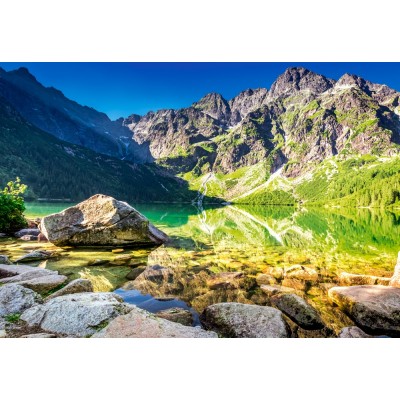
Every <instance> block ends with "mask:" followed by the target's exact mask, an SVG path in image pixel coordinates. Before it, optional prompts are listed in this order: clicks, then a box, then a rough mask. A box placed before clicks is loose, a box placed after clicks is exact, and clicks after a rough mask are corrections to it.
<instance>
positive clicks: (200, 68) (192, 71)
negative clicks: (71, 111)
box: [0, 62, 400, 119]
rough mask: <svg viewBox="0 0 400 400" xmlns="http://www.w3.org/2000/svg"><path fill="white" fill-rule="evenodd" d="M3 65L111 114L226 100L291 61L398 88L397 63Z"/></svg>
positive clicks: (265, 81) (266, 83)
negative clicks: (213, 96)
mask: <svg viewBox="0 0 400 400" xmlns="http://www.w3.org/2000/svg"><path fill="white" fill-rule="evenodd" d="M0 66H1V67H2V68H4V69H5V70H7V71H8V70H11V69H16V68H18V67H21V66H25V67H27V68H28V69H29V70H30V72H31V73H32V74H33V75H35V76H36V78H37V79H38V81H39V82H41V83H42V84H43V85H45V86H54V87H55V88H57V89H59V90H61V91H62V92H63V93H64V94H65V95H66V96H67V97H69V98H71V99H72V100H75V101H77V102H78V103H80V104H83V105H87V106H91V107H94V108H95V109H97V110H99V111H103V112H105V113H107V114H108V116H109V117H110V118H111V119H116V118H118V117H121V116H123V117H126V116H128V115H129V114H132V113H136V114H145V113H146V112H148V111H150V110H153V111H154V110H157V109H160V108H181V107H187V106H189V105H191V104H192V103H193V102H195V101H197V100H198V99H200V98H201V97H202V96H204V95H205V94H207V93H209V92H218V93H221V94H222V95H223V96H224V97H225V98H226V99H228V100H229V99H230V98H232V97H234V96H235V95H236V94H237V93H239V92H240V91H242V90H244V89H248V88H258V87H266V88H270V86H271V84H272V83H273V81H274V80H275V79H276V78H277V76H278V75H280V74H281V73H282V72H284V70H285V69H286V68H288V67H291V66H303V67H305V68H308V69H310V70H312V71H315V72H318V73H320V74H323V75H325V76H327V77H329V78H333V79H338V78H339V77H340V76H342V75H343V74H344V73H346V72H349V73H352V74H356V75H360V76H362V77H363V78H365V79H368V80H370V81H372V82H377V83H385V84H386V85H388V86H390V87H392V88H394V89H396V90H398V91H400V63H296V62H293V63H0Z"/></svg>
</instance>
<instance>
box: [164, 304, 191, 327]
mask: <svg viewBox="0 0 400 400" xmlns="http://www.w3.org/2000/svg"><path fill="white" fill-rule="evenodd" d="M156 315H157V317H159V318H164V319H167V320H168V321H172V322H177V323H179V324H182V325H186V326H192V325H193V315H192V313H191V312H190V311H189V310H185V309H183V308H179V307H174V308H168V309H166V310H161V311H158V312H156Z"/></svg>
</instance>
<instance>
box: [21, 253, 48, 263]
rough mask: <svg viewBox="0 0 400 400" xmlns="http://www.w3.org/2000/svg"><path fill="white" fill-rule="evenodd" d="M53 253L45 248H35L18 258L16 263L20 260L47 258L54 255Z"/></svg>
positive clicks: (28, 260)
mask: <svg viewBox="0 0 400 400" xmlns="http://www.w3.org/2000/svg"><path fill="white" fill-rule="evenodd" d="M52 254H53V253H51V252H49V251H45V250H35V251H31V252H30V253H28V254H25V255H24V256H22V257H20V258H18V259H17V260H15V262H16V263H19V262H30V261H38V260H47V259H48V258H50V257H51V256H52Z"/></svg>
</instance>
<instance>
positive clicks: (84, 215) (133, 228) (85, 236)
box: [40, 194, 168, 246]
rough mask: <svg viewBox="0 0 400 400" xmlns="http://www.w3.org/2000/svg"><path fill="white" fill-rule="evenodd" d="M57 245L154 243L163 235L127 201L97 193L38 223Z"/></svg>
mask: <svg viewBox="0 0 400 400" xmlns="http://www.w3.org/2000/svg"><path fill="white" fill-rule="evenodd" d="M40 229H41V231H42V233H43V234H44V235H45V236H46V237H47V238H48V239H49V241H50V242H52V243H54V244H55V245H57V246H66V245H71V246H155V245H160V244H163V243H164V242H165V241H166V240H167V238H168V237H167V235H166V234H165V233H163V232H161V231H160V230H158V229H157V228H156V227H155V226H153V225H152V224H151V223H150V222H149V220H148V219H147V218H146V217H144V216H143V215H142V214H140V213H139V212H138V211H136V210H135V209H134V208H133V207H131V206H130V205H129V204H127V203H125V202H122V201H118V200H115V199H114V198H112V197H109V196H105V195H101V194H97V195H95V196H92V197H90V198H89V199H87V200H85V201H83V202H82V203H79V204H77V205H76V206H73V207H70V208H67V209H66V210H64V211H61V212H60V213H57V214H52V215H48V216H47V217H44V218H43V219H42V222H41V224H40Z"/></svg>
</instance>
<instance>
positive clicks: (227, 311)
mask: <svg viewBox="0 0 400 400" xmlns="http://www.w3.org/2000/svg"><path fill="white" fill-rule="evenodd" d="M200 320H201V322H202V323H203V325H204V326H205V327H207V328H208V329H212V330H215V331H216V332H218V333H219V334H220V335H221V336H224V337H236V338H241V337H242V338H244V337H247V338H283V337H289V336H290V333H289V329H288V326H287V324H286V322H285V320H284V319H283V315H282V313H281V311H279V310H277V309H275V308H272V307H266V306H257V305H252V304H241V303H219V304H213V305H211V306H208V307H207V308H206V309H205V310H204V311H203V313H202V314H201V315H200Z"/></svg>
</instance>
